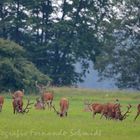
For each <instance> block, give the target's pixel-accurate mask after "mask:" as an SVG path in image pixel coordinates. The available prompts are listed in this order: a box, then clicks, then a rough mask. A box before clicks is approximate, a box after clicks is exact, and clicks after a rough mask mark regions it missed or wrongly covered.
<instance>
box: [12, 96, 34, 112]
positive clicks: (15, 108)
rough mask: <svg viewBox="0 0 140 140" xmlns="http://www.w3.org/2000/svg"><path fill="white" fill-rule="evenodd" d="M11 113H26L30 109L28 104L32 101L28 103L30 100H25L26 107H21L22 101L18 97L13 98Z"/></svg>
mask: <svg viewBox="0 0 140 140" xmlns="http://www.w3.org/2000/svg"><path fill="white" fill-rule="evenodd" d="M12 103H13V113H14V114H15V113H22V114H24V113H28V112H29V110H30V109H31V107H30V105H31V104H33V103H30V100H29V99H28V100H27V104H26V107H25V108H24V109H23V101H22V99H21V98H20V97H15V98H13V102H12Z"/></svg>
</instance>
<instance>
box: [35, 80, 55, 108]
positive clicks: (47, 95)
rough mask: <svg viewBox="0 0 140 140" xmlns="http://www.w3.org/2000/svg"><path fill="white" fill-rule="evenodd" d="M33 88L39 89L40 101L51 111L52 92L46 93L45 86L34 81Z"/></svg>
mask: <svg viewBox="0 0 140 140" xmlns="http://www.w3.org/2000/svg"><path fill="white" fill-rule="evenodd" d="M35 86H36V87H37V88H38V89H39V92H40V94H41V100H42V102H43V104H45V103H47V105H48V109H50V110H51V107H52V101H53V98H54V95H53V92H52V91H46V90H45V86H43V85H39V84H38V82H37V81H36V83H35Z"/></svg>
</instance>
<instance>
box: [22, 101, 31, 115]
mask: <svg viewBox="0 0 140 140" xmlns="http://www.w3.org/2000/svg"><path fill="white" fill-rule="evenodd" d="M32 104H33V103H30V100H29V99H28V100H27V105H26V107H25V108H24V109H23V111H22V113H23V114H24V113H28V112H29V110H30V109H31V107H30V105H32Z"/></svg>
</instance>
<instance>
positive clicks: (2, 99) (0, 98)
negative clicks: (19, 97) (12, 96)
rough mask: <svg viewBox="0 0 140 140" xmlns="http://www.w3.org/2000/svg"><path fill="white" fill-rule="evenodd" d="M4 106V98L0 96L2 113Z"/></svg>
mask: <svg viewBox="0 0 140 140" xmlns="http://www.w3.org/2000/svg"><path fill="white" fill-rule="evenodd" d="M3 104H4V97H3V96H0V112H1V111H2V107H3Z"/></svg>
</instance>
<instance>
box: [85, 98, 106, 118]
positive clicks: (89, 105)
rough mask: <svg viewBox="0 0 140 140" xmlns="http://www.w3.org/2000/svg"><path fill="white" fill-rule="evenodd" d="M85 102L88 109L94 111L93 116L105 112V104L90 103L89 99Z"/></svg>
mask: <svg viewBox="0 0 140 140" xmlns="http://www.w3.org/2000/svg"><path fill="white" fill-rule="evenodd" d="M84 104H85V106H86V110H88V111H91V112H93V117H95V115H96V114H102V112H103V108H104V104H101V103H90V102H89V101H88V100H85V101H84ZM87 108H88V109H87Z"/></svg>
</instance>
